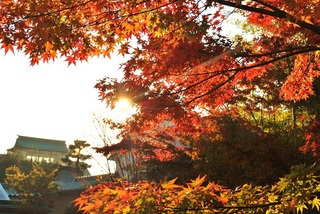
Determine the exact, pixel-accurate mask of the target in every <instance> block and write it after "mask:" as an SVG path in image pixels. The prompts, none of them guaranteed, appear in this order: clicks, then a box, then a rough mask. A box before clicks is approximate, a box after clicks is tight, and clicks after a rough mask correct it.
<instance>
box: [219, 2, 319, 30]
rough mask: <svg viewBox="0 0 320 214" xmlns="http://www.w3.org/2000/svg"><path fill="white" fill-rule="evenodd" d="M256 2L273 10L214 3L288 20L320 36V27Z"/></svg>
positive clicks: (229, 3)
mask: <svg viewBox="0 0 320 214" xmlns="http://www.w3.org/2000/svg"><path fill="white" fill-rule="evenodd" d="M254 1H255V2H257V3H259V4H261V5H263V6H265V7H268V8H270V9H271V10H267V9H263V8H257V7H251V6H247V5H242V4H237V3H236V2H230V1H226V0H214V2H217V3H220V4H222V5H226V6H230V7H234V8H238V9H241V10H246V11H250V12H255V13H260V14H263V15H268V16H273V17H276V18H280V19H287V20H289V21H290V22H292V23H295V24H297V25H299V26H300V27H302V28H305V29H308V30H310V31H312V32H314V33H316V34H318V35H319V34H320V27H318V26H316V25H314V24H310V23H307V22H305V21H302V20H299V19H297V18H295V17H294V16H292V15H290V14H288V13H287V12H285V11H283V10H280V9H279V8H276V7H274V6H272V5H270V4H266V3H265V2H263V1H260V0H254Z"/></svg>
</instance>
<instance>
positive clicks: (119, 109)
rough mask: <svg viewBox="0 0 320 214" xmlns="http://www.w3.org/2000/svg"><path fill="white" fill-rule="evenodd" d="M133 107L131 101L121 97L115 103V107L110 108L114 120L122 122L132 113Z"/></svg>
mask: <svg viewBox="0 0 320 214" xmlns="http://www.w3.org/2000/svg"><path fill="white" fill-rule="evenodd" d="M134 112H135V108H134V107H133V105H132V103H131V101H130V100H129V99H127V98H121V99H119V100H118V101H117V102H116V103H115V108H114V109H113V110H112V114H113V116H114V121H117V122H123V121H125V120H126V119H127V118H129V117H130V116H131V115H132V114H134Z"/></svg>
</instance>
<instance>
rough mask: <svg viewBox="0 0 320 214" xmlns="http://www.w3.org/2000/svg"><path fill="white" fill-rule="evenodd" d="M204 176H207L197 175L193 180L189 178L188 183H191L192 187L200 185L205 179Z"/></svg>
mask: <svg viewBox="0 0 320 214" xmlns="http://www.w3.org/2000/svg"><path fill="white" fill-rule="evenodd" d="M206 177H207V176H203V177H200V176H198V177H197V178H196V179H195V180H191V183H190V185H191V186H192V187H198V186H201V185H202V184H203V182H204V181H205V180H206Z"/></svg>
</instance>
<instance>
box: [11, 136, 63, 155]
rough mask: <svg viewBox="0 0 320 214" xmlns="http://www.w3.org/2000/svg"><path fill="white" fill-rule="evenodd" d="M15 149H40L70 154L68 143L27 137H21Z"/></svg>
mask: <svg viewBox="0 0 320 214" xmlns="http://www.w3.org/2000/svg"><path fill="white" fill-rule="evenodd" d="M15 147H19V148H28V149H39V150H47V151H55V152H65V153H67V152H68V148H67V146H66V142H65V141H63V140H52V139H43V138H35V137H27V136H19V135H18V138H17V140H16V144H15Z"/></svg>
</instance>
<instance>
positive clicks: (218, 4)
mask: <svg viewBox="0 0 320 214" xmlns="http://www.w3.org/2000/svg"><path fill="white" fill-rule="evenodd" d="M0 9H1V10H0V43H1V48H3V49H4V50H5V52H8V51H15V50H16V49H17V50H19V51H23V52H24V53H25V54H26V55H29V56H30V62H31V65H35V64H37V63H39V61H41V60H42V61H43V62H47V61H48V60H54V59H56V58H57V57H60V56H61V57H62V58H65V59H66V61H67V62H68V64H69V65H70V64H76V63H77V61H81V60H88V59H89V57H91V56H101V55H103V56H108V57H110V56H111V54H112V53H113V52H118V53H119V54H122V55H128V57H129V60H128V61H127V62H126V63H124V64H123V65H122V68H123V71H124V78H123V79H122V80H117V79H108V78H103V79H101V80H100V81H99V82H98V83H97V84H96V88H97V89H98V90H99V93H100V98H101V99H102V100H103V101H104V102H105V103H106V104H107V106H108V107H111V108H113V107H115V103H116V102H117V100H118V99H120V98H124V97H125V98H127V99H130V100H131V102H132V104H133V105H134V106H135V107H136V108H137V109H138V111H137V113H136V114H135V115H133V117H131V118H130V119H128V121H127V122H126V123H125V124H111V125H112V127H118V128H121V133H120V137H122V141H121V142H120V144H117V145H106V146H105V147H103V148H99V149H97V151H98V152H101V153H103V154H105V155H109V154H112V153H115V152H119V151H120V152H121V153H123V154H125V153H127V154H128V153H130V154H133V155H134V158H132V159H130V160H134V167H139V168H140V169H141V171H140V172H141V177H140V178H147V179H151V180H156V181H160V180H165V179H166V178H168V179H172V178H173V177H174V176H175V173H177V174H179V175H183V176H184V179H183V181H184V180H186V179H189V178H192V179H193V180H194V181H192V182H191V183H189V184H188V185H187V186H183V185H180V183H179V185H178V184H175V183H174V181H175V180H171V181H169V182H167V183H163V184H162V185H161V184H158V183H154V182H143V181H141V182H138V183H137V184H130V183H126V182H122V183H111V184H105V185H99V186H97V187H94V188H93V189H89V190H88V191H87V192H86V193H85V194H84V195H83V196H82V197H81V198H79V199H78V200H77V203H78V204H79V205H80V207H82V208H83V209H84V210H85V211H86V212H88V213H89V212H92V213H99V212H116V213H117V212H132V213H149V212H158V211H161V212H164V211H166V212H169V213H173V212H180V211H181V212H190V213H194V212H197V211H201V212H204V213H205V212H207V213H214V212H223V211H226V212H229V211H230V212H237V211H239V212H245V213H261V212H262V211H264V212H268V213H281V212H290V211H293V210H299V211H302V209H303V208H306V207H307V205H308V204H309V205H311V207H315V208H316V209H319V199H318V198H317V196H316V193H317V192H318V191H319V181H318V177H317V174H318V172H317V168H318V166H317V165H316V166H314V167H302V166H303V165H298V167H295V168H292V172H291V173H290V172H289V169H290V168H291V167H292V165H295V164H298V163H300V162H302V163H307V164H308V165H310V163H312V162H314V161H315V160H318V159H319V150H320V149H319V127H320V125H319V115H320V114H319V109H320V108H319V75H320V64H319V63H320V61H319V58H320V46H319V44H320V21H319V20H320V3H319V0H296V1H281V0H203V1H202V0H199V1H198V0H172V1H171V0H151V1H144V0H133V1H123V0H115V1H109V0H99V1H93V0H68V1H65V0H56V1H47V0H40V1H34V0H23V1H22V0H15V1H13V0H3V1H1V3H0ZM230 15H236V17H242V18H243V19H242V20H243V21H239V20H236V21H235V25H239V27H240V28H241V30H242V33H241V34H240V35H237V36H235V37H234V38H228V36H226V35H225V34H224V32H223V31H224V30H225V29H224V28H223V26H224V25H223V24H224V22H225V21H226V20H227V19H228V17H229V16H230ZM235 25H234V26H235ZM240 25H241V26H240ZM299 148H300V151H301V152H303V153H305V154H307V155H306V156H303V157H302V156H301V153H299V152H298V149H299ZM130 158H131V157H130ZM173 166H175V167H173ZM168 167H169V168H170V169H171V171H170V170H168ZM175 169H176V170H175ZM186 169H187V170H188V169H190V170H189V173H188V171H187V170H186ZM158 170H164V171H165V173H161V175H160V174H159V173H158ZM230 172H234V174H232V173H230ZM157 173H158V174H157ZM197 174H201V175H203V174H208V175H207V178H208V179H209V180H210V181H212V180H215V181H217V182H218V181H219V180H220V179H221V182H222V183H223V182H225V183H226V184H227V185H229V186H233V185H235V186H236V185H240V186H241V187H240V190H239V191H236V192H234V191H232V190H230V189H225V188H224V187H222V186H220V185H217V184H214V183H210V182H209V184H204V185H202V184H203V182H204V177H198V178H195V176H197ZM277 177H278V178H279V177H280V181H278V183H274V182H276V181H277V180H278V179H277ZM235 178H236V180H235V182H234V183H232V180H233V179H235ZM178 181H179V180H177V182H178ZM246 182H252V184H251V185H249V184H243V183H246ZM259 184H261V185H263V186H259ZM271 184H273V186H272V187H270V185H271ZM106 201H108V202H110V203H105V202H106ZM116 202H118V203H116Z"/></svg>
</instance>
